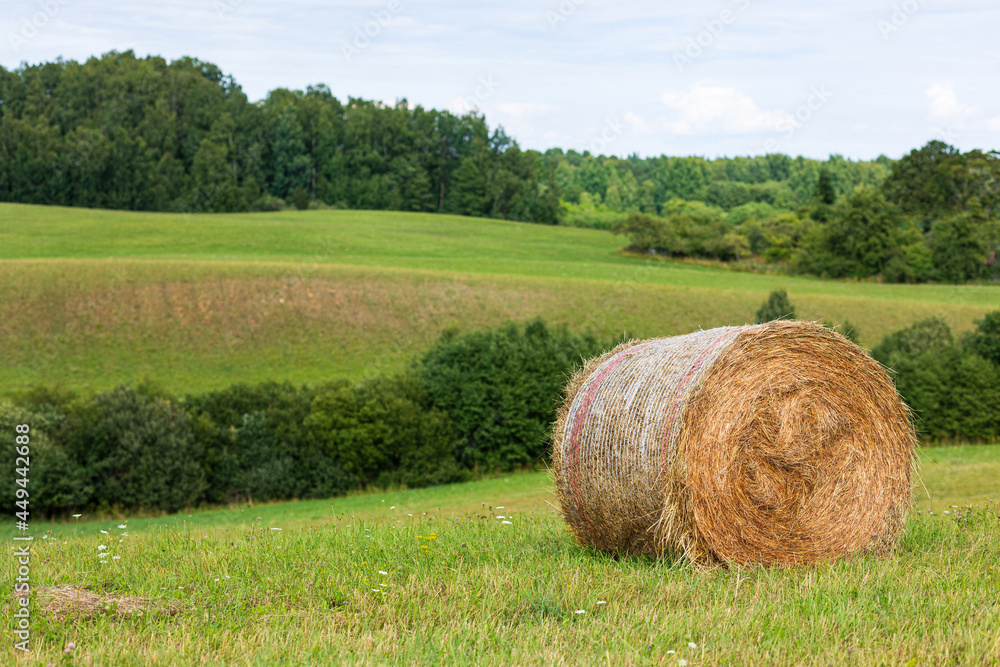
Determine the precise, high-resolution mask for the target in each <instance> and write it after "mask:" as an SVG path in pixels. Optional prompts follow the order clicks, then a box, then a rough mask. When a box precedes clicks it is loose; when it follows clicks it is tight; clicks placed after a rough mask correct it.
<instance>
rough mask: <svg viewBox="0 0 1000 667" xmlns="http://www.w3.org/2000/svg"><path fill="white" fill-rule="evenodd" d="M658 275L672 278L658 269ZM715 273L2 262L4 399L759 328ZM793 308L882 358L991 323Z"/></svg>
mask: <svg viewBox="0 0 1000 667" xmlns="http://www.w3.org/2000/svg"><path fill="white" fill-rule="evenodd" d="M466 222H468V224H473V225H475V224H478V223H479V222H480V221H475V220H472V221H466ZM637 270H639V271H642V269H641V268H640V269H637ZM661 270H669V266H667V265H662V264H656V266H655V267H653V268H651V269H649V271H651V272H654V273H655V272H656V271H661ZM702 273H703V274H704V275H711V274H712V272H709V271H707V270H706V271H703V272H702ZM714 273H721V274H722V275H724V276H725V277H726V278H727V279H728V280H729V281H730V283H729V287H728V288H724V289H723V288H718V287H711V286H691V285H672V284H661V283H658V282H651V281H645V282H643V281H629V280H624V279H623V280H620V281H610V280H592V279H588V278H578V277H577V278H563V277H539V276H518V275H484V274H481V273H460V272H447V271H431V270H426V269H393V268H384V267H365V266H343V265H326V264H314V263H301V264H299V263H293V262H251V261H230V262H225V261H191V260H160V259H157V260H121V259H110V260H100V259H57V260H10V261H0V338H2V339H3V341H4V344H5V345H4V346H5V354H4V357H3V360H2V363H0V387H2V389H0V395H2V394H3V393H9V392H12V391H15V390H17V389H20V388H24V387H27V386H30V385H35V384H61V385H63V386H65V387H68V388H75V389H81V390H84V391H96V390H102V389H107V388H109V387H112V386H114V385H116V384H119V383H122V382H137V381H140V380H142V379H143V378H151V379H155V380H157V381H159V382H161V383H162V384H163V385H164V386H165V387H166V388H167V389H169V390H172V391H203V390H209V389H216V388H219V387H223V386H227V385H229V384H232V383H234V382H258V381H263V380H285V379H287V380H291V381H294V382H319V381H322V380H325V379H330V378H335V377H352V378H357V377H363V376H367V375H371V374H373V373H380V372H381V373H391V372H395V371H398V370H400V369H401V368H403V367H404V366H405V365H406V363H407V362H408V361H409V360H410V359H412V358H413V357H415V356H417V355H419V354H420V353H421V352H422V351H423V350H425V349H426V348H427V347H428V346H429V345H430V344H431V343H432V342H433V340H434V339H435V338H437V337H438V336H439V335H440V334H441V333H442V332H443V331H444V330H445V329H447V328H449V327H458V328H461V329H480V328H485V327H490V326H496V325H497V324H499V323H501V322H504V321H508V320H514V321H523V320H527V319H530V318H532V317H536V316H540V317H543V318H545V319H546V320H548V321H549V322H551V323H554V324H565V325H567V326H568V327H569V328H571V329H572V330H574V331H588V330H589V331H593V332H594V333H596V334H597V335H599V336H602V337H604V338H605V339H608V340H611V339H612V338H614V337H617V336H621V335H622V334H623V333H624V332H628V333H629V334H630V335H632V336H635V337H652V336H665V335H674V334H682V333H688V332H690V331H693V330H696V329H698V328H709V327H712V326H719V325H724V324H745V323H747V322H751V321H752V320H753V317H754V313H755V311H756V309H757V307H758V306H759V304H760V303H761V302H762V301H763V300H764V299H766V297H767V294H768V293H767V291H765V290H760V291H758V290H757V287H758V286H756V285H754V284H753V283H750V284H743V282H742V281H743V280H744V278H746V276H747V274H741V273H734V272H726V271H721V272H720V271H715V272H714ZM813 282H814V283H816V284H819V285H824V284H830V283H822V282H820V281H813ZM911 289H913V290H914V291H915V293H919V291H920V289H921V288H920V287H919V286H911ZM983 289H986V288H983ZM791 297H792V300H793V303H794V304H795V306H796V308H797V313H798V315H799V317H802V318H806V319H815V320H822V319H828V320H832V321H834V322H843V321H845V320H850V321H851V322H852V323H854V324H855V325H856V326H857V327H858V329H859V331H860V333H861V337H862V342H865V343H867V344H869V345H872V344H874V343H876V342H878V340H879V339H880V338H881V336H882V335H884V334H885V333H888V332H889V331H892V330H894V329H897V328H900V327H903V326H906V325H908V324H910V323H912V322H914V321H916V320H919V319H923V318H927V317H931V316H940V317H944V318H945V319H946V320H947V321H948V322H949V323H950V324H951V325H952V326H953V327H954V328H955V330H956V331H959V332H961V331H967V330H969V329H970V328H971V327H972V325H973V321H974V320H975V319H977V318H980V317H982V316H983V314H985V313H986V312H988V311H989V310H990V308H989V307H986V306H981V305H970V304H962V303H950V302H940V301H933V300H922V299H913V300H907V299H901V298H900V299H873V298H866V297H863V296H844V295H840V294H836V293H833V294H822V293H809V292H806V293H802V294H797V293H795V292H792V294H791Z"/></svg>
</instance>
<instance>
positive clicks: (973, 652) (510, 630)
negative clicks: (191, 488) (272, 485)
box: [2, 445, 1000, 667]
mask: <svg viewBox="0 0 1000 667" xmlns="http://www.w3.org/2000/svg"><path fill="white" fill-rule="evenodd" d="M920 458H921V467H922V483H921V484H917V486H916V496H915V497H916V504H915V507H914V510H913V512H912V513H911V515H910V517H909V519H908V522H907V526H906V531H905V535H904V537H903V539H902V540H901V543H900V546H899V548H898V551H897V553H896V554H895V555H894V556H892V557H890V558H887V559H883V560H877V559H874V558H870V557H863V558H856V559H852V560H842V561H837V562H832V563H827V564H822V565H819V566H816V567H809V568H805V567H802V568H797V567H793V568H770V569H764V568H759V567H755V568H743V569H738V568H737V569H726V568H713V569H698V568H694V567H692V566H690V565H689V564H687V563H686V562H684V561H671V560H669V559H666V560H660V561H653V560H649V559H642V558H619V559H616V558H613V557H611V556H608V555H606V554H603V553H599V552H594V551H592V550H589V549H584V548H581V547H579V546H577V545H576V544H575V543H574V542H573V540H572V538H571V535H570V533H569V531H568V530H567V529H566V527H565V525H564V523H563V522H562V520H561V518H559V517H558V516H557V514H556V513H555V512H554V508H553V505H552V503H554V502H555V500H554V495H553V493H552V488H551V485H550V482H549V479H548V477H547V475H546V474H545V473H523V474H515V475H510V476H505V477H501V478H495V479H486V480H481V481H476V482H470V483H466V484H458V485H451V486H444V487H437V488H433V489H423V490H397V491H388V492H376V493H369V494H365V495H357V496H352V497H347V498H338V499H334V500H333V501H332V502H331V501H328V500H321V501H304V502H290V503H280V504H273V505H264V506H257V507H254V506H247V505H243V506H233V507H231V508H226V509H216V510H209V511H200V512H191V513H187V514H182V515H178V516H169V517H147V518H132V519H128V520H125V519H115V518H111V517H104V518H103V519H95V518H94V517H90V516H83V517H80V518H79V519H70V520H69V521H60V522H35V523H33V528H32V531H31V532H32V534H34V535H35V538H36V539H35V541H34V543H33V546H32V564H31V581H32V585H33V586H34V587H35V588H36V590H38V589H39V588H41V589H42V590H41V591H40V592H39V594H38V597H37V598H35V599H34V601H33V602H32V606H31V610H32V619H33V620H32V632H33V635H32V641H33V647H34V649H35V652H34V653H33V654H32V655H31V656H30V657H28V658H17V657H16V656H13V650H12V648H11V645H10V643H9V642H8V643H7V644H6V645H5V646H4V650H5V651H6V652H7V655H8V657H10V658H11V664H15V662H16V664H25V665H28V664H31V665H34V664H39V665H44V664H47V663H52V664H81V665H110V664H114V665H145V664H162V665H195V664H205V665H215V664H255V665H305V664H309V665H324V664H342V663H355V662H356V663H365V664H486V665H506V664H598V663H600V664H626V665H631V664H636V665H644V664H662V665H690V666H691V667H694V666H695V665H830V664H833V665H889V664H893V665H945V664H947V665H998V664H1000V596H998V595H997V591H998V590H1000V513H998V509H1000V507H998V506H1000V498H998V497H997V496H998V495H1000V485H998V483H997V480H998V479H1000V446H995V445H984V446H979V447H941V448H932V449H923V450H921V453H920ZM11 532H12V531H10V530H9V529H7V528H5V534H4V537H5V538H9V536H10V533H11ZM2 568H3V573H4V577H5V578H13V569H14V559H13V558H7V559H4V562H3V565H2ZM3 608H4V613H5V614H8V615H9V614H10V613H11V605H4V606H3ZM10 620H11V619H9V618H8V619H6V621H5V622H7V623H8V624H9V623H10Z"/></svg>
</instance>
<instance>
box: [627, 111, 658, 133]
mask: <svg viewBox="0 0 1000 667" xmlns="http://www.w3.org/2000/svg"><path fill="white" fill-rule="evenodd" d="M624 120H625V124H626V125H628V127H629V129H630V130H633V131H634V132H639V133H641V134H649V133H650V132H652V131H653V128H651V127H650V126H649V123H647V122H646V121H645V120H643V119H642V116H640V115H639V114H637V113H635V112H634V111H626V112H625V116H624Z"/></svg>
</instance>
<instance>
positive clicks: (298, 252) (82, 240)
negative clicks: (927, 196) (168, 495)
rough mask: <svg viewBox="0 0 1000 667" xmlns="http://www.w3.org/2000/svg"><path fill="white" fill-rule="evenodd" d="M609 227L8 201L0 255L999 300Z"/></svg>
mask: <svg viewBox="0 0 1000 667" xmlns="http://www.w3.org/2000/svg"><path fill="white" fill-rule="evenodd" d="M626 243H627V240H626V239H625V238H624V237H621V236H614V235H613V234H610V233H608V232H604V231H598V230H590V229H575V228H569V227H552V226H546V225H534V224H526V223H516V222H506V221H502V220H489V219H480V218H467V217H460V216H450V215H437V214H429V213H401V212H393V211H285V212H281V213H242V214H198V215H191V214H180V213H136V212H130V211H102V210H91V209H75V208H60V207H47V206H32V205H25V204H2V203H0V259H30V258H49V259H66V258H132V259H198V260H211V261H245V262H292V263H296V264H336V265H351V266H372V267H383V268H406V269H425V270H432V271H443V272H449V273H450V272H454V273H459V274H484V275H508V276H523V277H548V278H580V279H588V280H599V281H611V282H629V283H650V284H659V285H671V286H674V287H702V288H713V289H723V290H725V289H736V290H739V291H743V290H747V291H753V292H770V291H771V290H773V289H775V288H776V287H782V286H783V287H785V288H787V289H788V291H789V292H790V293H792V294H793V296H794V295H796V294H803V295H805V294H816V295H828V296H844V297H859V298H866V299H880V300H889V301H891V300H897V299H902V300H906V301H929V302H935V303H945V304H966V305H972V306H980V307H995V306H996V305H997V304H998V303H1000V287H998V286H993V285H917V286H913V285H893V284H886V285H883V284H879V283H875V282H860V283H859V282H847V281H826V280H816V279H813V278H807V277H801V276H775V275H766V274H754V273H733V272H730V271H726V270H720V269H713V268H707V267H699V266H692V265H688V264H682V263H674V262H661V261H655V260H649V261H637V260H636V259H635V258H633V257H627V256H625V255H624V254H623V253H621V252H620V249H621V247H622V246H623V245H625V244H626Z"/></svg>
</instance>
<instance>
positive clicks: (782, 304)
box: [754, 289, 795, 324]
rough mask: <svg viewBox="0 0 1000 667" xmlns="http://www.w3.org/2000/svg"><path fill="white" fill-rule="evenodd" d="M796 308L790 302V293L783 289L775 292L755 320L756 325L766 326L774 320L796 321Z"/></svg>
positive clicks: (758, 312) (768, 298)
mask: <svg viewBox="0 0 1000 667" xmlns="http://www.w3.org/2000/svg"><path fill="white" fill-rule="evenodd" d="M794 319H795V306H793V305H792V303H791V302H790V301H789V300H788V292H786V291H785V290H783V289H778V290H774V291H773V292H771V294H770V295H769V296H768V297H767V301H765V302H764V303H763V304H762V305H761V307H760V309H759V310H758V311H757V317H756V319H755V320H754V322H755V323H756V324H764V323H765V322H771V321H773V320H794Z"/></svg>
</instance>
